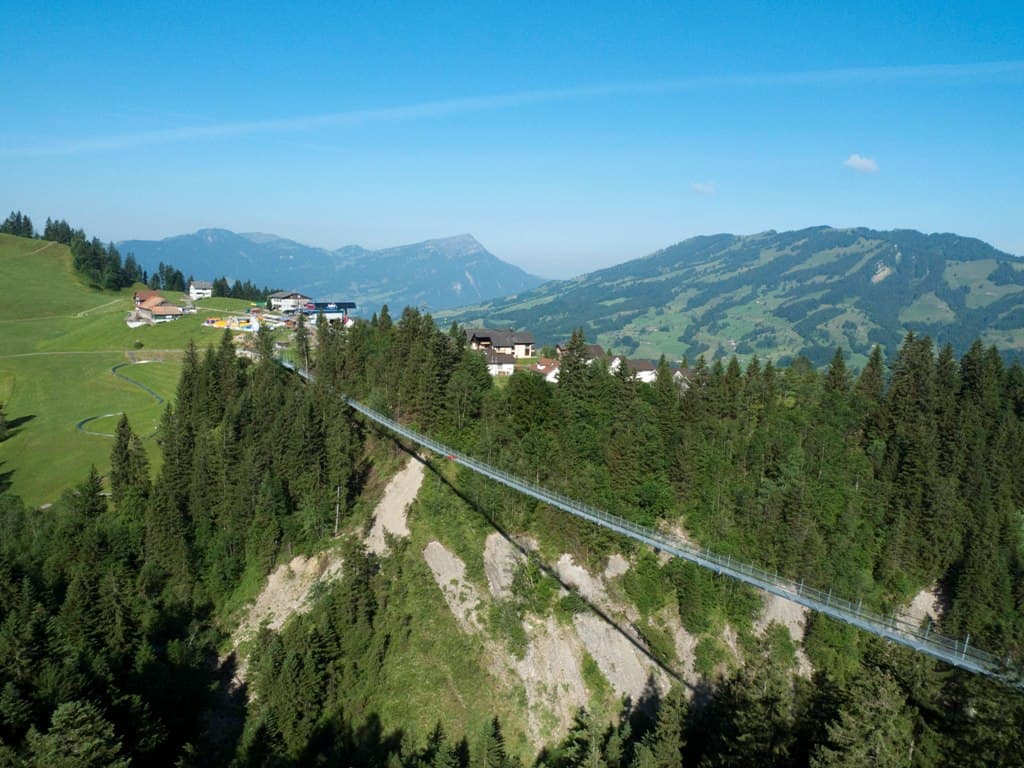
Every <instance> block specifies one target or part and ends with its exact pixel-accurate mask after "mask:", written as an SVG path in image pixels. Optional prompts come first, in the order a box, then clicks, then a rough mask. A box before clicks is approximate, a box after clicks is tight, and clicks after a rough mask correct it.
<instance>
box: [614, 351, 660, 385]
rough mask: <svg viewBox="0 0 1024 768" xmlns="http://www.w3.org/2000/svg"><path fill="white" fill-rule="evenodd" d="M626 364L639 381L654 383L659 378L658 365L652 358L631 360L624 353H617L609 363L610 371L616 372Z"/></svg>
mask: <svg viewBox="0 0 1024 768" xmlns="http://www.w3.org/2000/svg"><path fill="white" fill-rule="evenodd" d="M623 365H625V366H626V367H627V368H628V369H629V370H630V372H631V373H632V374H633V376H634V377H635V378H636V380H637V381H642V382H644V383H645V384H653V383H654V382H656V381H657V380H658V367H657V366H656V365H654V363H652V362H651V361H650V360H629V359H627V358H626V357H625V356H624V355H616V356H615V357H613V358H612V360H611V362H610V363H609V364H608V372H609V373H616V372H617V371H618V370H619V368H621V367H622V366H623Z"/></svg>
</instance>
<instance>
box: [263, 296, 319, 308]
mask: <svg viewBox="0 0 1024 768" xmlns="http://www.w3.org/2000/svg"><path fill="white" fill-rule="evenodd" d="M311 301H312V299H311V298H310V297H309V296H304V295H303V294H301V293H299V292H298V291H275V292H274V293H272V294H270V295H269V296H268V297H267V304H268V305H269V308H270V309H274V310H277V311H278V312H297V311H298V310H300V309H302V308H303V307H305V306H306V305H307V304H308V303H309V302H311Z"/></svg>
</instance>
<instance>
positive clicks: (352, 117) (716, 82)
mask: <svg viewBox="0 0 1024 768" xmlns="http://www.w3.org/2000/svg"><path fill="white" fill-rule="evenodd" d="M1004 75H1024V61H992V62H978V63H971V64H927V65H915V66H895V67H857V68H848V69H827V70H810V71H805V72H777V73H749V74H735V75H694V76H691V77H683V78H676V79H667V80H651V81H640V82H622V83H603V84H593V85H581V86H570V87H565V88H549V89H538V90H527V91H518V92H514V93H504V94H496V95H490V96H472V97H466V98H455V99H442V100H437V101H424V102H420V103H415V104H407V105H401V106H393V107H381V108H377V109H355V110H348V111H344V112H331V113H326V114H319V115H300V116H296V117H283V118H271V119H263V120H243V121H235V122H222V123H210V124H199V125H186V126H178V127H174V128H163V129H158V130H152V131H138V132H133V133H120V134H111V135H108V136H94V137H87V138H81V139H71V140H67V141H58V142H53V143H50V144H40V145H35V146H21V147H0V156H3V155H6V156H16V157H43V156H48V155H74V154H80V153H84V152H101V151H104V150H116V149H128V148H132V147H144V146H152V145H159V144H174V143H182V142H187V141H194V140H201V139H219V138H229V137H233V136H253V135H260V134H273V133H297V132H303V131H310V130H315V129H317V128H326V127H338V126H346V125H360V124H365V123H386V122H401V121H413V120H423V119H430V118H438V117H447V116H450V115H458V114H469V113H475V112H487V111H498V110H502V109H510V108H514V107H520V106H529V105H532V104H548V103H559V102H568V101H577V100H583V99H588V98H601V97H614V96H628V95H642V94H658V93H664V94H671V93H679V92H685V91H698V90H712V89H726V88H756V87H763V88H770V87H784V86H814V85H832V84H836V85H841V84H845V83H866V82H878V83H886V82H898V81H911V80H956V79H975V78H987V77H997V76H1004Z"/></svg>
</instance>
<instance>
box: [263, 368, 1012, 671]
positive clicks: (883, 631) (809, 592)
mask: <svg viewBox="0 0 1024 768" xmlns="http://www.w3.org/2000/svg"><path fill="white" fill-rule="evenodd" d="M282 364H283V365H285V366H286V367H288V368H291V369H293V370H296V372H297V373H298V374H299V375H300V376H303V377H304V378H307V379H312V378H313V377H312V375H311V374H309V373H307V372H305V371H302V370H299V369H297V368H295V366H293V365H291V364H288V363H282ZM342 397H343V399H344V401H345V403H346V404H347V405H348V406H349V407H351V408H352V409H353V410H355V411H357V412H359V413H361V414H363V415H364V416H366V417H367V418H369V419H370V420H372V421H374V422H376V423H378V424H380V425H382V426H384V427H386V428H387V429H389V430H391V431H393V432H395V433H396V434H399V435H401V436H402V437H405V438H406V439H408V440H410V441H412V442H414V443H416V444H418V445H421V446H423V447H425V448H428V449H430V450H431V451H433V452H434V453H436V454H439V455H441V456H446V457H447V458H448V459H450V460H452V461H454V462H456V463H457V464H461V465H463V466H465V467H467V468H469V469H471V470H473V471H474V472H477V473H479V474H481V475H484V476H485V477H489V478H491V479H492V480H495V481H497V482H499V483H502V484H503V485H505V486H507V487H509V488H512V489H514V490H516V491H519V492H520V493H523V494H526V495H527V496H530V497H532V498H534V499H537V500H538V501H541V502H543V503H545V504H548V505H550V506H552V507H555V508H557V509H561V510H563V511H564V512H567V513H569V514H571V515H574V516H576V517H579V518H582V519H584V520H588V521H590V522H593V523H596V524H597V525H600V526H602V527H604V528H607V529H609V530H612V531H615V532H618V533H621V534H623V535H625V536H628V537H630V538H632V539H634V540H635V541H639V542H641V543H643V544H647V545H649V546H652V547H654V548H656V549H659V550H662V551H664V552H667V553H669V554H671V555H674V556H676V557H680V558H682V559H684V560H688V561H690V562H693V563H695V564H697V565H699V566H701V567H704V568H708V569H710V570H712V571H714V572H715V573H718V574H721V575H725V576H729V577H731V578H733V579H736V580H738V581H741V582H743V583H746V584H749V585H751V586H754V587H757V588H759V589H762V590H764V591H766V592H769V593H770V594H774V595H777V596H779V597H781V598H783V599H786V600H789V601H791V602H795V603H797V604H799V605H802V606H804V607H805V608H809V609H811V610H815V611H818V612H819V613H824V614H825V615H827V616H830V617H832V618H834V619H838V620H840V621H843V622H846V623H848V624H851V625H853V626H855V627H858V628H860V629H863V630H865V631H867V632H870V633H872V634H875V635H878V636H880V637H884V638H886V639H888V640H891V641H893V642H896V643H899V644H901V645H904V646H907V647H909V648H912V649H914V650H916V651H919V652H922V653H925V654H928V655H930V656H932V657H934V658H937V659H939V660H941V661H944V662H946V663H948V664H951V665H953V666H956V667H960V668H963V669H967V670H969V671H971V672H977V673H980V674H984V675H989V676H992V677H997V678H1000V679H1001V680H1004V681H1006V682H1012V683H1014V684H1017V685H1021V681H1020V676H1019V674H1018V673H1017V672H1016V671H1015V670H1013V669H1012V667H1011V665H1010V659H1008V658H1001V657H999V656H996V655H995V654H993V653H989V652H987V651H983V650H981V649H979V648H975V647H973V646H971V645H970V638H969V636H968V638H966V639H964V640H958V639H955V638H950V637H946V636H944V635H941V634H940V633H938V632H937V631H935V630H933V628H932V625H931V622H930V621H929V623H928V625H927V626H926V627H925V628H924V629H922V628H921V627H920V625H918V624H916V623H914V622H913V621H911V620H909V619H907V618H904V617H901V616H899V615H898V614H896V613H892V614H882V613H879V612H877V611H874V610H872V609H870V608H865V607H863V606H862V605H861V604H860V602H858V603H857V604H854V603H853V602H851V601H850V600H846V599H844V598H840V597H838V596H835V595H833V594H832V592H831V590H829V591H827V592H826V591H824V590H821V589H818V588H815V587H812V586H809V585H806V584H804V583H803V582H802V581H800V582H797V581H794V580H793V579H789V578H787V577H784V576H779V575H778V574H777V573H770V572H768V571H765V570H763V569H761V568H758V567H757V566H754V565H751V564H749V563H744V562H742V561H739V560H734V559H733V558H732V556H731V555H722V554H719V553H716V552H712V551H711V550H709V549H707V548H705V547H699V546H697V545H695V544H692V543H690V542H687V541H683V540H681V539H679V538H677V537H675V536H671V535H670V534H667V533H665V532H664V531H660V530H657V529H655V528H650V527H648V526H644V525H641V524H639V523H636V522H633V521H632V520H629V519H627V518H624V517H619V516H618V515H613V514H611V513H610V512H606V511H604V510H601V509H598V508H596V507H594V506H591V505H590V504H585V503H582V502H579V501H576V500H574V499H570V498H569V497H567V496H565V495H563V494H561V493H558V492H557V491H550V490H548V489H546V488H544V487H542V486H540V485H538V484H536V483H534V482H532V481H530V480H527V479H525V478H521V477H517V476H516V475H513V474H511V473H509V472H506V471H505V470H502V469H498V468H496V467H492V466H491V465H489V464H486V463H485V462H482V461H480V460H479V459H475V458H473V457H472V456H467V455H465V454H463V453H461V452H459V451H456V450H454V449H452V448H450V447H448V446H446V445H444V444H443V443H441V442H439V441H437V440H434V439H433V438H430V437H427V436H426V435H423V434H420V433H419V432H417V431H415V430H413V429H410V428H409V427H406V426H404V425H403V424H400V423H399V422H397V421H395V420H394V419H392V418H390V417H388V416H385V415H384V414H382V413H380V412H379V411H376V410H374V409H372V408H370V407H369V406H366V405H364V404H363V403H361V402H359V401H358V400H355V399H354V398H350V397H346V396H344V395H343V396H342Z"/></svg>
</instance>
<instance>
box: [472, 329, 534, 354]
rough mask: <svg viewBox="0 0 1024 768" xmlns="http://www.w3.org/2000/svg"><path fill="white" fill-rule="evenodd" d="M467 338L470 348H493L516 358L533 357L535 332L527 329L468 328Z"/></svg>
mask: <svg viewBox="0 0 1024 768" xmlns="http://www.w3.org/2000/svg"><path fill="white" fill-rule="evenodd" d="M466 339H467V340H468V341H469V348H470V349H492V350H494V351H495V352H499V353H501V354H503V355H512V357H514V358H517V359H518V358H523V357H533V356H534V355H535V354H536V352H535V349H534V340H533V334H532V333H529V332H527V331H513V330H512V329H511V328H509V329H508V330H507V331H496V330H493V329H491V328H467V329H466Z"/></svg>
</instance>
